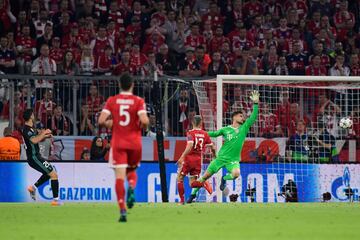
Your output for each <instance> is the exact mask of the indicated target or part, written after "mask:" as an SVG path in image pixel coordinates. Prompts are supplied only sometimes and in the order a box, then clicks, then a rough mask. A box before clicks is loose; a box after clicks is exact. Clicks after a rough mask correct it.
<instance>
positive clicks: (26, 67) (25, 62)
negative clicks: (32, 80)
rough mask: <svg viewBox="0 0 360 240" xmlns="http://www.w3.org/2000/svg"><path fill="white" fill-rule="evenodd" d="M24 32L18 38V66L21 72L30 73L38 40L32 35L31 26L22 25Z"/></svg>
mask: <svg viewBox="0 0 360 240" xmlns="http://www.w3.org/2000/svg"><path fill="white" fill-rule="evenodd" d="M21 32H22V34H21V35H19V36H18V37H17V38H16V41H15V42H16V49H17V53H18V55H17V66H18V72H19V73H20V74H30V72H31V61H32V58H33V57H34V56H35V55H36V42H35V40H34V39H32V38H31V37H30V26H29V25H24V26H23V27H22V31H21Z"/></svg>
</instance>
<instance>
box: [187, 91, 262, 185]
mask: <svg viewBox="0 0 360 240" xmlns="http://www.w3.org/2000/svg"><path fill="white" fill-rule="evenodd" d="M259 97H260V94H259V92H258V91H253V92H252V93H251V96H250V99H251V100H252V101H253V103H254V107H253V112H252V113H251V116H250V117H249V118H248V119H247V120H246V121H245V116H244V114H243V113H242V112H240V111H236V112H233V113H232V115H231V118H232V124H231V125H230V126H227V127H223V128H221V129H220V130H218V131H214V132H208V133H209V136H210V137H218V136H224V144H223V145H222V147H221V149H220V151H219V152H218V156H217V157H216V159H214V160H213V161H212V162H211V163H210V164H209V166H208V168H207V170H206V172H205V174H204V175H203V176H202V177H200V178H199V180H198V181H194V182H193V183H192V187H204V185H205V184H204V183H205V181H206V180H207V179H209V178H210V177H211V176H212V175H213V174H215V173H217V172H218V171H219V170H220V169H221V168H224V167H225V168H226V170H227V172H228V173H227V174H226V175H225V176H223V177H222V178H221V184H220V190H221V191H223V190H224V189H225V186H226V180H234V179H236V178H237V177H239V175H240V163H239V162H240V154H241V150H242V148H243V145H244V142H245V137H246V135H247V133H248V132H249V130H250V128H251V126H252V125H253V124H254V122H255V120H256V118H257V115H258V111H259V106H258V103H259Z"/></svg>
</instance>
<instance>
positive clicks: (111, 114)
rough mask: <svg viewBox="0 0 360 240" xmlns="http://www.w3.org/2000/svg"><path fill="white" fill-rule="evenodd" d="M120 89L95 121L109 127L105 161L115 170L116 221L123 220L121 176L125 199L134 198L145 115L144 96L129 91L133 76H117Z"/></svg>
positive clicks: (107, 102) (132, 201)
mask: <svg viewBox="0 0 360 240" xmlns="http://www.w3.org/2000/svg"><path fill="white" fill-rule="evenodd" d="M120 87H121V92H120V94H118V95H115V96H112V97H110V98H109V99H108V100H107V101H106V104H105V107H104V109H103V110H102V111H101V114H100V117H99V125H100V126H105V127H106V128H109V129H110V128H111V129H112V139H111V148H110V156H109V165H110V167H111V168H113V169H114V171H115V177H116V182H115V190H116V195H117V199H118V204H119V208H120V219H119V221H120V222H126V221H127V219H126V206H125V185H124V181H125V177H126V178H127V180H128V189H127V198H126V203H127V207H128V208H132V207H133V206H134V202H135V195H134V189H135V186H136V181H137V175H136V168H137V167H138V166H139V164H140V160H141V151H142V144H141V128H147V125H149V118H148V116H147V113H146V106H145V101H144V99H142V98H140V97H138V96H135V95H133V94H132V92H133V88H134V80H133V78H132V77H131V76H130V75H129V74H123V75H122V76H121V77H120Z"/></svg>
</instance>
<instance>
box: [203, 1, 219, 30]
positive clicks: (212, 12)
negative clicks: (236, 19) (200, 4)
mask: <svg viewBox="0 0 360 240" xmlns="http://www.w3.org/2000/svg"><path fill="white" fill-rule="evenodd" d="M201 19H202V23H205V22H206V21H210V23H211V26H212V29H213V30H215V29H217V27H222V26H223V25H224V17H223V16H222V15H221V14H220V11H219V7H218V5H217V4H216V2H212V3H210V9H209V12H208V13H206V14H205V15H203V16H202V18H201Z"/></svg>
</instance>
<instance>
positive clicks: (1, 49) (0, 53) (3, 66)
mask: <svg viewBox="0 0 360 240" xmlns="http://www.w3.org/2000/svg"><path fill="white" fill-rule="evenodd" d="M0 71H2V72H3V73H14V72H15V52H14V51H13V50H11V49H9V40H8V38H7V37H1V38H0Z"/></svg>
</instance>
